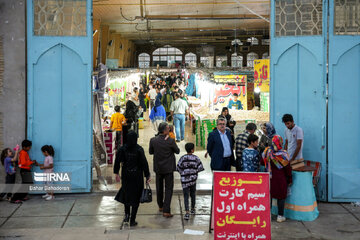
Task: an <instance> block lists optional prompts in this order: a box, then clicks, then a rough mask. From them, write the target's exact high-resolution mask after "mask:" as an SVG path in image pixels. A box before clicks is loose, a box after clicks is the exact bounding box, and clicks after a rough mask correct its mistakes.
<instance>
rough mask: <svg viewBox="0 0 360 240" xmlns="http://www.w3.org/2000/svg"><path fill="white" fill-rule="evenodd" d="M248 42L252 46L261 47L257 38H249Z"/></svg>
mask: <svg viewBox="0 0 360 240" xmlns="http://www.w3.org/2000/svg"><path fill="white" fill-rule="evenodd" d="M247 42H249V43H251V46H254V45H259V40H258V39H257V38H255V37H251V38H248V39H247Z"/></svg>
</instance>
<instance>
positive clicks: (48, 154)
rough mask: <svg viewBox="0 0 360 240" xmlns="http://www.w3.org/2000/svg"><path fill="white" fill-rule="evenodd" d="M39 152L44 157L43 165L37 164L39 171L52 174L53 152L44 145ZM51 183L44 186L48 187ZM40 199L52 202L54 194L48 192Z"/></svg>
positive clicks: (49, 147)
mask: <svg viewBox="0 0 360 240" xmlns="http://www.w3.org/2000/svg"><path fill="white" fill-rule="evenodd" d="M41 152H42V153H43V154H44V156H45V160H44V164H38V166H40V169H41V170H44V173H53V172H54V155H55V151H54V148H53V147H52V146H51V145H44V146H42V147H41ZM51 183H52V182H46V185H50V184H51ZM42 198H45V200H46V201H50V200H54V199H55V197H54V192H53V191H48V192H47V193H46V194H45V195H44V196H42Z"/></svg>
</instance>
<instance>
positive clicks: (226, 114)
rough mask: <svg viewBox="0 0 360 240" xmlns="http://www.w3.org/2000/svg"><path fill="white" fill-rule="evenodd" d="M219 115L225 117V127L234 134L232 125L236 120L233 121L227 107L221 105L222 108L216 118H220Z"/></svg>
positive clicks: (233, 125)
mask: <svg viewBox="0 0 360 240" xmlns="http://www.w3.org/2000/svg"><path fill="white" fill-rule="evenodd" d="M220 117H221V118H225V119H226V127H228V128H230V130H231V132H232V134H235V133H234V127H235V125H236V121H234V119H233V118H232V117H231V115H230V114H229V109H228V108H227V107H223V109H222V111H221V115H219V117H218V118H220Z"/></svg>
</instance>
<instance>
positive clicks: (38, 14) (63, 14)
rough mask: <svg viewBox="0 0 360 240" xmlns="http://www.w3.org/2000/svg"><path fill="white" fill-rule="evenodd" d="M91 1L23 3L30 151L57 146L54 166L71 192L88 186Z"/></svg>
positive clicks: (36, 152)
mask: <svg viewBox="0 0 360 240" xmlns="http://www.w3.org/2000/svg"><path fill="white" fill-rule="evenodd" d="M91 12H92V1H91V0H66V1H53V0H30V1H28V5H27V53H28V56H27V70H28V78H27V79H28V87H27V91H28V92H27V96H28V98H27V99H28V112H27V113H28V126H27V129H28V130H27V131H28V138H29V139H30V140H32V141H33V148H32V150H31V157H32V158H33V159H36V160H37V161H39V162H42V160H43V158H44V157H43V156H42V153H41V151H40V148H41V146H42V145H45V144H51V145H52V146H53V147H54V149H55V157H54V166H55V172H70V173H71V187H72V190H71V191H72V192H89V191H90V190H91V161H92V113H91V112H92V108H91V71H92V19H91Z"/></svg>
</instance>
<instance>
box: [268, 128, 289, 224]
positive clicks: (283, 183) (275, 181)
mask: <svg viewBox="0 0 360 240" xmlns="http://www.w3.org/2000/svg"><path fill="white" fill-rule="evenodd" d="M282 146H283V139H282V137H281V136H279V135H275V136H274V137H273V138H272V145H271V146H270V147H267V148H265V150H264V152H263V154H262V157H263V159H264V163H265V168H266V169H267V171H268V172H269V173H270V178H271V180H270V195H271V196H270V199H271V198H275V199H277V205H278V216H277V221H278V222H284V221H285V220H286V218H285V217H284V208H285V199H286V196H287V189H288V186H289V185H291V184H292V174H291V166H290V163H289V155H288V153H287V152H286V151H285V150H283V148H282ZM270 202H271V201H270Z"/></svg>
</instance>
